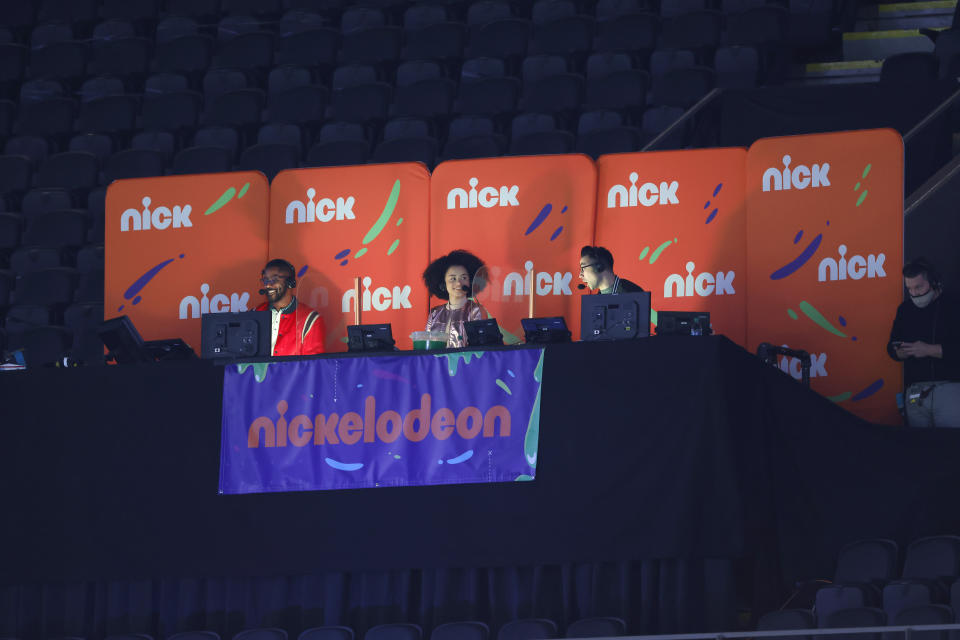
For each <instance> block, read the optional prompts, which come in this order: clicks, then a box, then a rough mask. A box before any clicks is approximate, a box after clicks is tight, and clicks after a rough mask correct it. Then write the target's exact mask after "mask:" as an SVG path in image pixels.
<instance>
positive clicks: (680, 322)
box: [657, 311, 713, 336]
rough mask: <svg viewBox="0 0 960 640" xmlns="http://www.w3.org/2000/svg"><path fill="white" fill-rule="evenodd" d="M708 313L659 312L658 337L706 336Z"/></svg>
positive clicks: (708, 333) (708, 323) (710, 330)
mask: <svg viewBox="0 0 960 640" xmlns="http://www.w3.org/2000/svg"><path fill="white" fill-rule="evenodd" d="M711 333H713V330H712V329H711V328H710V312H709V311H660V312H659V313H657V335H658V336H708V335H710V334H711Z"/></svg>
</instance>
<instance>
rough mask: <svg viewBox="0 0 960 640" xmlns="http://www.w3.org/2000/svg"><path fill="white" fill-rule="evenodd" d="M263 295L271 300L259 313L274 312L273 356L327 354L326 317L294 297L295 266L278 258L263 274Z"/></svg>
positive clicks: (262, 305)
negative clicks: (325, 337) (325, 347)
mask: <svg viewBox="0 0 960 640" xmlns="http://www.w3.org/2000/svg"><path fill="white" fill-rule="evenodd" d="M260 285H261V286H262V287H263V288H262V289H260V294H261V295H263V296H266V298H267V300H266V301H265V302H264V303H263V304H261V305H260V306H258V307H257V308H256V310H257V311H266V310H267V309H270V317H271V320H272V322H271V338H270V354H271V355H274V356H307V355H314V354H317V353H323V339H324V336H325V335H326V330H325V328H324V324H323V317H321V316H320V314H319V313H317V312H316V311H314V310H313V309H311V308H310V307H308V306H307V305H305V304H303V303H302V302H299V301H298V300H297V296H295V295H294V293H293V292H294V289H296V287H297V271H296V269H294V267H293V265H292V264H290V263H289V262H287V261H286V260H282V259H280V258H277V259H276V260H271V261H270V262H268V263H267V264H266V266H264V267H263V271H261V272H260Z"/></svg>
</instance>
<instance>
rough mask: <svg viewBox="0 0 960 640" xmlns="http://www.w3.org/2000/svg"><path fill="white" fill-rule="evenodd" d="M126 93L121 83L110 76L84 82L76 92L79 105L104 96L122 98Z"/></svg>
mask: <svg viewBox="0 0 960 640" xmlns="http://www.w3.org/2000/svg"><path fill="white" fill-rule="evenodd" d="M126 92H127V90H126V87H124V86H123V81H122V80H120V78H114V77H112V76H97V77H95V78H90V79H89V80H84V81H83V84H81V85H80V91H78V93H79V94H80V102H81V104H82V103H84V102H89V101H91V100H96V99H97V98H103V97H106V96H122V95H124V94H125V93H126Z"/></svg>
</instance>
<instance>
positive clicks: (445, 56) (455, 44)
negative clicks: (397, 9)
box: [401, 5, 467, 60]
mask: <svg viewBox="0 0 960 640" xmlns="http://www.w3.org/2000/svg"><path fill="white" fill-rule="evenodd" d="M421 9H426V10H430V9H439V10H441V12H443V7H440V6H432V5H415V6H413V7H410V8H409V9H408V10H407V13H408V14H409V13H410V12H411V11H414V10H421ZM404 35H405V39H406V45H405V46H404V47H403V49H402V51H401V58H403V59H404V60H457V59H459V58H461V57H462V56H463V50H464V47H465V46H466V41H467V27H466V25H464V24H461V23H459V22H448V21H446V20H443V21H440V22H433V23H429V24H428V23H425V22H421V21H416V20H415V21H413V23H412V24H408V23H407V21H405V22H404Z"/></svg>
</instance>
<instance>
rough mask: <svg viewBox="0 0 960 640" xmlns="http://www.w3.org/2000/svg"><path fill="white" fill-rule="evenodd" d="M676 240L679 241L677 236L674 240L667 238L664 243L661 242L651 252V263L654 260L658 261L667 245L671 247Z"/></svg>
mask: <svg viewBox="0 0 960 640" xmlns="http://www.w3.org/2000/svg"><path fill="white" fill-rule="evenodd" d="M676 241H677V239H676V238H674V239H673V240H667V241H666V242H664V243H663V244H661V245H660V246H659V247H657V248H656V249H654V250H653V253H651V254H650V264H653V263H654V262H656V261H657V259H658V258H659V257H660V254H661V253H663V251H664V250H665V249H666V248H667V247H669V246H670V245H671V244H673V243H674V242H676Z"/></svg>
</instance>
